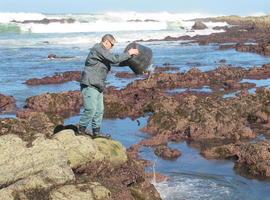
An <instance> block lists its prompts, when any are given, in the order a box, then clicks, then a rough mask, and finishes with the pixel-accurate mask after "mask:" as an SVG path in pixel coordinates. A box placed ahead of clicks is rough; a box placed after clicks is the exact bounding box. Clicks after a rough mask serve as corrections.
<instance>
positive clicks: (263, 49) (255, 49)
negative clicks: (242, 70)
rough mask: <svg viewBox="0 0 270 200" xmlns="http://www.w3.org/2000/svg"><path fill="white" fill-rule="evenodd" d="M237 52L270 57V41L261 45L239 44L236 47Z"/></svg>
mask: <svg viewBox="0 0 270 200" xmlns="http://www.w3.org/2000/svg"><path fill="white" fill-rule="evenodd" d="M235 49H236V50H237V51H241V52H252V53H257V54H261V55H265V56H270V41H268V42H265V43H260V44H241V43H238V44H236V46H235Z"/></svg>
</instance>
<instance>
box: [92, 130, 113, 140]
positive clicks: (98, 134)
mask: <svg viewBox="0 0 270 200" xmlns="http://www.w3.org/2000/svg"><path fill="white" fill-rule="evenodd" d="M93 136H94V138H99V137H100V138H107V139H110V138H111V135H110V134H103V133H101V132H100V128H93Z"/></svg>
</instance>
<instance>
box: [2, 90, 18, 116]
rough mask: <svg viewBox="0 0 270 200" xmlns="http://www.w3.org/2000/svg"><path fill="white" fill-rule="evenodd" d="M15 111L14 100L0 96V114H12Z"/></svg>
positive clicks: (10, 97)
mask: <svg viewBox="0 0 270 200" xmlns="http://www.w3.org/2000/svg"><path fill="white" fill-rule="evenodd" d="M15 109H16V104H15V98H14V97H12V96H6V95H3V94H0V114H1V113H7V112H13V111H15Z"/></svg>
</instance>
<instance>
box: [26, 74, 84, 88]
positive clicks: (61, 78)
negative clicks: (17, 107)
mask: <svg viewBox="0 0 270 200" xmlns="http://www.w3.org/2000/svg"><path fill="white" fill-rule="evenodd" d="M80 78H81V72H80V71H67V72H63V73H58V74H55V75H53V76H46V77H44V78H40V79H38V78H32V79H29V80H27V81H26V82H25V83H26V84H27V85H45V84H59V83H65V82H68V81H79V80H80Z"/></svg>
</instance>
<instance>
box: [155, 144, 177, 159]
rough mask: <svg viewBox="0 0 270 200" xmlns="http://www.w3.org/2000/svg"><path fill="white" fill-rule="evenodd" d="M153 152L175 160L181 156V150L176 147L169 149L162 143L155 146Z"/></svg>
mask: <svg viewBox="0 0 270 200" xmlns="http://www.w3.org/2000/svg"><path fill="white" fill-rule="evenodd" d="M154 153H155V154H156V155H157V156H159V157H161V158H163V159H166V160H175V159H177V158H178V157H179V156H181V152H180V151H179V150H177V149H171V148H170V147H168V146H165V145H162V146H158V147H156V148H155V151H154Z"/></svg>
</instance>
